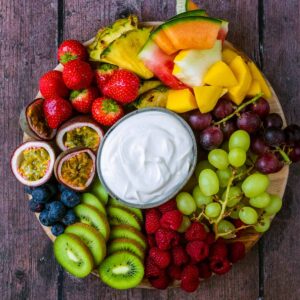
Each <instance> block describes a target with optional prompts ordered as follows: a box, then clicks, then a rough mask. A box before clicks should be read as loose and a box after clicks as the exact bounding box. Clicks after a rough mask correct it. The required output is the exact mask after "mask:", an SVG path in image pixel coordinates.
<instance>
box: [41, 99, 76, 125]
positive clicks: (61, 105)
mask: <svg viewBox="0 0 300 300" xmlns="http://www.w3.org/2000/svg"><path fill="white" fill-rule="evenodd" d="M43 105H44V106H43V109H44V114H45V118H46V120H47V123H48V125H49V127H50V128H58V127H59V125H60V124H61V123H63V122H64V121H66V120H67V119H69V118H70V117H71V115H72V105H71V103H70V102H69V101H67V100H65V99H63V98H60V97H56V98H50V99H45V100H44V104H43Z"/></svg>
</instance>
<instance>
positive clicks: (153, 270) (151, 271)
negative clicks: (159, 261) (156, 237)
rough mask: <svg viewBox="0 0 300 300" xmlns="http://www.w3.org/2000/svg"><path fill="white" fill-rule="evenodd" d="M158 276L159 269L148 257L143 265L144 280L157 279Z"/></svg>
mask: <svg viewBox="0 0 300 300" xmlns="http://www.w3.org/2000/svg"><path fill="white" fill-rule="evenodd" d="M159 275H160V268H159V267H158V266H157V265H156V264H155V263H154V262H153V260H152V259H151V258H150V257H149V256H148V257H147V259H146V263H145V276H146V278H150V277H157V276H159Z"/></svg>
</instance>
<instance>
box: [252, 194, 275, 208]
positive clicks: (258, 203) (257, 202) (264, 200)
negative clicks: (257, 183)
mask: <svg viewBox="0 0 300 300" xmlns="http://www.w3.org/2000/svg"><path fill="white" fill-rule="evenodd" d="M270 202H271V197H270V195H269V194H268V193H267V192H264V193H262V194H259V195H258V196H256V197H253V198H250V200H249V203H250V204H251V205H252V206H253V207H256V208H264V207H266V206H268V205H269V204H270Z"/></svg>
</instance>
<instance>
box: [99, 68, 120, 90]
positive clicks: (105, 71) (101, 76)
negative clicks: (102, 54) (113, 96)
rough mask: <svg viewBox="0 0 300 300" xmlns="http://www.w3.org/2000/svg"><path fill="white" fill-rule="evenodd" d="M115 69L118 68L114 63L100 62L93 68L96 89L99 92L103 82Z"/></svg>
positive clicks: (103, 84)
mask: <svg viewBox="0 0 300 300" xmlns="http://www.w3.org/2000/svg"><path fill="white" fill-rule="evenodd" d="M116 69H118V67H117V66H115V65H111V64H101V65H100V66H99V67H97V69H96V70H95V77H96V82H97V86H98V89H99V90H100V91H101V92H102V90H103V88H104V86H105V84H106V83H107V82H108V80H109V79H110V78H111V76H112V74H113V73H114V72H115V70H116Z"/></svg>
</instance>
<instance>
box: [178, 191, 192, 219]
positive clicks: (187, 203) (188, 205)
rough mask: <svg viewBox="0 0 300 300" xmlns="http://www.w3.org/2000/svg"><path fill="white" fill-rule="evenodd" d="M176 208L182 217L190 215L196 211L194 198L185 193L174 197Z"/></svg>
mask: <svg viewBox="0 0 300 300" xmlns="http://www.w3.org/2000/svg"><path fill="white" fill-rule="evenodd" d="M176 203H177V208H178V209H179V211H180V212H181V213H183V214H184V215H190V214H192V213H193V212H194V211H195V210H196V203H195V200H194V198H193V197H192V196H191V195H190V194H189V193H186V192H182V193H179V194H178V195H177V197H176Z"/></svg>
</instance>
